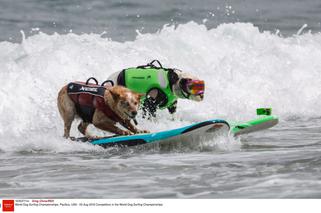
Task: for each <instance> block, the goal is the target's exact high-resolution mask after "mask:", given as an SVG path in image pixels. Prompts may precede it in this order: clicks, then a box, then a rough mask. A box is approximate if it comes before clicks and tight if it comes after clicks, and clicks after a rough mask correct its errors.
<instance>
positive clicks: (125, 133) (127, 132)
mask: <svg viewBox="0 0 321 213" xmlns="http://www.w3.org/2000/svg"><path fill="white" fill-rule="evenodd" d="M119 134H120V135H133V134H134V133H132V132H131V131H128V130H122V131H121V132H120V133H119Z"/></svg>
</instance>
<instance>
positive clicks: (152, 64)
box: [137, 59, 163, 69]
mask: <svg viewBox="0 0 321 213" xmlns="http://www.w3.org/2000/svg"><path fill="white" fill-rule="evenodd" d="M155 63H157V64H158V66H156V65H155ZM146 67H152V68H162V69H163V66H162V64H161V63H160V62H159V60H157V59H155V60H152V62H150V63H148V64H147V65H141V66H138V67H137V68H146Z"/></svg>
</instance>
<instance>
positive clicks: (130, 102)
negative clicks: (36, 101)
mask: <svg viewBox="0 0 321 213" xmlns="http://www.w3.org/2000/svg"><path fill="white" fill-rule="evenodd" d="M141 96H142V94H138V93H135V92H132V91H130V90H129V89H127V88H125V87H121V86H114V87H109V88H107V87H103V86H98V85H93V84H87V83H82V82H71V83H69V84H68V85H66V86H64V87H63V88H62V89H61V90H60V91H59V94H58V99H57V100H58V109H59V113H60V115H61V117H62V119H63V120H64V137H65V138H69V136H70V135H69V134H70V128H71V124H72V122H73V120H74V119H75V117H76V115H78V116H79V117H80V118H81V119H82V121H81V123H80V124H79V125H78V130H79V131H80V132H81V133H82V134H83V135H86V136H88V134H86V129H87V127H88V125H89V124H90V123H92V124H93V125H94V126H95V127H97V128H99V129H102V130H105V131H109V132H112V133H115V134H118V135H131V134H135V133H146V132H148V131H146V130H138V129H137V128H136V127H135V126H134V125H133V124H132V123H131V122H130V121H131V119H134V118H135V116H136V114H137V110H138V107H139V103H140V98H141ZM116 123H120V124H121V125H123V126H124V127H126V128H127V129H128V130H130V131H127V130H122V129H120V128H118V127H117V126H116ZM89 137H90V136H89Z"/></svg>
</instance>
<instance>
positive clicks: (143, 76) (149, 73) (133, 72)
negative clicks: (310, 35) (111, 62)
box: [123, 67, 177, 109]
mask: <svg viewBox="0 0 321 213" xmlns="http://www.w3.org/2000/svg"><path fill="white" fill-rule="evenodd" d="M123 71H124V75H125V76H124V78H125V79H124V81H125V86H126V87H127V88H129V89H130V90H133V91H135V92H138V93H143V94H147V93H148V92H149V91H150V90H152V89H155V88H157V89H159V90H160V91H162V92H163V93H164V94H165V95H166V98H167V101H165V103H164V104H163V105H161V106H159V107H160V109H165V108H167V107H170V106H172V105H173V104H174V102H176V100H177V97H176V96H175V95H174V94H173V92H172V90H171V88H170V83H169V81H168V76H167V75H168V71H167V70H166V69H162V68H151V67H146V68H128V69H125V70H123ZM145 98H146V96H144V97H142V99H141V101H142V102H143V101H144V99H145Z"/></svg>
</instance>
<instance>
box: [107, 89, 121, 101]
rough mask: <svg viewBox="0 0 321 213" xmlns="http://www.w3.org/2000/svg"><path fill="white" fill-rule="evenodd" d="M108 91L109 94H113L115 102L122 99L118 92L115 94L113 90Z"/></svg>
mask: <svg viewBox="0 0 321 213" xmlns="http://www.w3.org/2000/svg"><path fill="white" fill-rule="evenodd" d="M108 91H109V93H110V94H111V96H112V97H113V99H114V100H115V101H116V100H118V99H119V98H120V94H119V93H117V92H115V91H114V90H113V89H110V90H108Z"/></svg>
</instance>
